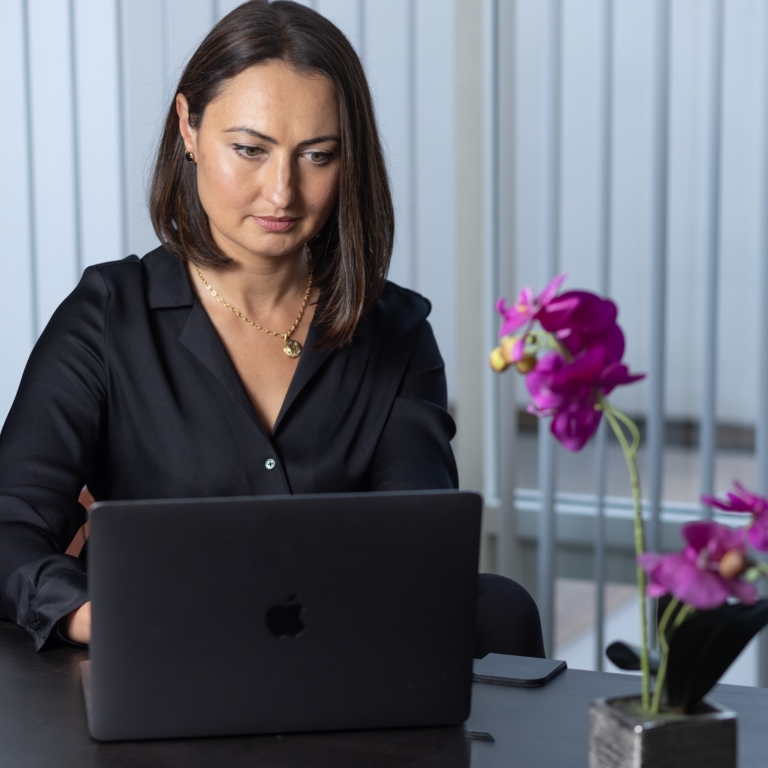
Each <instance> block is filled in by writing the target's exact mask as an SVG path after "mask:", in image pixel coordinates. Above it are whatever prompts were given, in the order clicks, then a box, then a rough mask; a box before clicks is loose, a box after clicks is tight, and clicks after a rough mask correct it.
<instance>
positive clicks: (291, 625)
mask: <svg viewBox="0 0 768 768" xmlns="http://www.w3.org/2000/svg"><path fill="white" fill-rule="evenodd" d="M295 599H296V595H290V596H289V597H288V598H287V599H286V601H285V603H283V604H282V605H273V606H272V607H271V608H270V609H269V610H268V611H267V615H266V620H267V628H268V629H269V631H270V632H271V633H272V634H273V635H274V636H275V637H298V636H299V635H300V634H301V631H302V630H303V629H304V623H303V622H302V620H301V614H302V613H303V612H304V606H303V605H302V604H301V603H296V602H294V600H295Z"/></svg>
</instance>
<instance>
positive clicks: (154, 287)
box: [142, 245, 195, 309]
mask: <svg viewBox="0 0 768 768" xmlns="http://www.w3.org/2000/svg"><path fill="white" fill-rule="evenodd" d="M142 263H143V265H144V274H145V275H146V280H147V301H148V303H149V307H150V309H163V308H165V307H191V306H192V305H193V304H194V303H195V294H194V292H193V290H192V286H191V285H190V284H189V277H188V275H187V269H186V266H185V264H184V262H183V261H182V260H181V259H180V258H178V257H177V256H174V255H173V254H172V253H169V252H168V251H167V250H166V249H165V248H164V247H163V246H162V245H161V246H159V247H158V248H155V250H154V251H150V252H149V253H148V254H147V255H146V256H144V258H143V259H142Z"/></svg>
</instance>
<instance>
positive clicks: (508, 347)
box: [499, 336, 517, 365]
mask: <svg viewBox="0 0 768 768" xmlns="http://www.w3.org/2000/svg"><path fill="white" fill-rule="evenodd" d="M515 344H517V337H516V336H504V337H503V338H502V340H501V343H500V344H499V349H500V350H501V356H502V357H503V358H504V362H505V363H506V364H507V365H512V363H514V362H515V361H514V360H513V359H512V350H513V349H514V346H515Z"/></svg>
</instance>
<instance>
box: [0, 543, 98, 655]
mask: <svg viewBox="0 0 768 768" xmlns="http://www.w3.org/2000/svg"><path fill="white" fill-rule="evenodd" d="M3 602H4V605H5V609H6V613H7V615H8V616H9V617H10V618H11V619H13V620H14V621H15V622H16V623H17V624H18V625H19V626H20V627H24V629H26V630H27V632H29V634H30V635H31V636H32V639H33V640H34V641H35V649H36V650H38V651H39V650H41V649H42V648H43V646H44V645H45V644H46V642H47V641H48V638H49V637H50V635H51V633H52V632H53V631H54V628H55V627H56V625H57V624H58V622H59V621H60V620H61V619H62V618H64V617H65V616H66V615H67V614H68V613H70V612H71V611H74V610H75V608H79V607H80V606H81V605H83V603H86V602H88V577H87V574H86V566H85V563H84V562H83V561H82V560H79V559H78V558H76V557H72V556H71V555H61V554H55V555H47V556H46V557H42V558H40V559H39V560H35V561H33V562H31V563H26V564H25V565H23V566H22V567H21V568H18V569H17V570H15V571H14V572H13V573H12V574H11V576H10V578H9V579H8V582H7V584H6V585H5V589H4V590H3ZM57 634H59V636H61V637H62V638H63V639H65V640H66V641H67V642H72V641H70V640H68V639H67V638H64V637H63V634H62V633H57Z"/></svg>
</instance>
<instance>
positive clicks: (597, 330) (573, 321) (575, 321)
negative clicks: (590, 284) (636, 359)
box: [537, 291, 624, 362]
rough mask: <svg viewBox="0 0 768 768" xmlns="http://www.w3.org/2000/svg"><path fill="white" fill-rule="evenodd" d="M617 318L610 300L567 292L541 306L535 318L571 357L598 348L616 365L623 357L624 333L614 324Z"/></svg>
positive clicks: (588, 293) (595, 295)
mask: <svg viewBox="0 0 768 768" xmlns="http://www.w3.org/2000/svg"><path fill="white" fill-rule="evenodd" d="M563 305H564V306H563ZM617 315H618V309H617V307H616V304H614V303H613V302H612V301H610V299H603V298H600V296H598V295H597V294H594V293H590V292H589V291H567V292H566V293H563V294H561V295H560V296H558V301H557V302H551V303H550V304H548V305H547V306H546V307H544V308H543V311H542V312H541V313H540V314H539V315H538V318H537V319H538V321H539V322H540V323H541V327H542V328H543V329H544V330H545V331H549V333H552V334H554V336H555V337H556V338H557V339H558V341H559V342H560V343H561V344H562V345H563V347H565V349H567V350H568V352H569V353H570V354H571V355H573V356H574V357H575V356H576V355H578V354H579V353H580V352H583V351H584V350H585V349H589V348H590V347H594V346H596V345H600V346H602V347H604V348H605V349H606V351H607V352H608V358H609V360H610V361H611V362H618V361H619V360H621V358H622V357H623V356H624V334H623V333H622V332H621V328H619V326H618V325H617V324H616V317H617Z"/></svg>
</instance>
